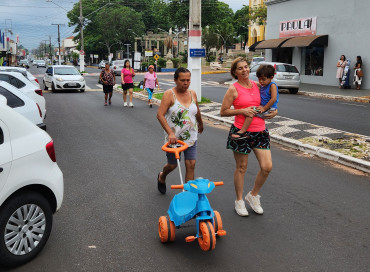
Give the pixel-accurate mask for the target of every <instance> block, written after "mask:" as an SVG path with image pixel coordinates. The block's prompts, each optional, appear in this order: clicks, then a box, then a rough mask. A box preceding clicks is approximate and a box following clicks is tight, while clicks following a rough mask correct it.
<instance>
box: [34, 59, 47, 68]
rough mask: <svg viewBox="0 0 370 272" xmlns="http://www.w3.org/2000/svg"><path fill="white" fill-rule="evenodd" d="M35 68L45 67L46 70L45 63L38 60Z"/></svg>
mask: <svg viewBox="0 0 370 272" xmlns="http://www.w3.org/2000/svg"><path fill="white" fill-rule="evenodd" d="M36 66H37V68H39V67H45V68H46V63H45V61H44V60H38V61H37V63H36Z"/></svg>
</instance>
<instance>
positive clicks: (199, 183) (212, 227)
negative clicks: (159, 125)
mask: <svg viewBox="0 0 370 272" xmlns="http://www.w3.org/2000/svg"><path fill="white" fill-rule="evenodd" d="M177 144H180V146H179V147H175V148H171V147H169V143H166V144H164V145H163V146H162V150H163V151H166V152H170V153H174V154H175V157H176V159H177V165H178V167H179V172H180V180H181V185H172V186H171V189H183V191H182V193H179V194H177V195H175V196H174V198H173V199H172V201H171V204H170V207H169V209H168V211H167V213H168V216H161V217H160V218H159V222H158V233H159V238H160V239H161V242H162V243H166V242H173V241H174V240H175V229H176V228H180V226H181V225H182V224H183V223H185V222H187V221H189V220H191V219H196V226H197V234H196V236H188V237H186V238H185V241H186V242H193V241H195V239H198V243H199V246H200V248H201V249H202V250H204V251H210V250H213V249H214V248H215V246H216V235H218V236H225V235H226V231H225V230H223V229H222V220H221V215H220V213H219V212H218V211H214V210H213V209H212V208H211V205H210V204H209V201H208V199H207V197H206V196H205V194H208V193H210V192H211V191H212V190H213V189H214V188H215V186H220V185H223V184H224V183H223V182H222V181H218V182H212V181H209V180H208V179H203V178H197V179H195V180H189V181H188V183H186V184H184V183H183V180H182V174H181V166H180V152H181V151H184V150H186V149H187V148H188V145H187V144H186V143H184V142H183V141H179V140H178V141H177Z"/></svg>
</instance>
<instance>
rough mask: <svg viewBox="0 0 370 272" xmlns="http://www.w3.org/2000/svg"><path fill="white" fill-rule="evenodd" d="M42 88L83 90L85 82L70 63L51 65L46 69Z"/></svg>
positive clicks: (54, 90) (53, 90)
mask: <svg viewBox="0 0 370 272" xmlns="http://www.w3.org/2000/svg"><path fill="white" fill-rule="evenodd" d="M43 84H44V90H47V89H48V88H51V90H52V92H53V93H54V92H56V91H58V90H71V89H78V90H80V91H81V92H84V91H85V88H86V82H85V79H84V78H83V76H82V75H81V74H80V72H79V71H78V70H77V69H76V68H75V67H74V66H71V65H52V66H50V67H48V69H46V73H45V75H44V79H43Z"/></svg>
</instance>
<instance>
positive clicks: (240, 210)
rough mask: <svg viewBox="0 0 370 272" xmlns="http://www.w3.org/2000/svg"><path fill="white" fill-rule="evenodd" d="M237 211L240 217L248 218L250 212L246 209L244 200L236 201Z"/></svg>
mask: <svg viewBox="0 0 370 272" xmlns="http://www.w3.org/2000/svg"><path fill="white" fill-rule="evenodd" d="M235 211H236V213H237V214H238V215H240V216H248V211H247V209H246V208H245V203H244V200H235Z"/></svg>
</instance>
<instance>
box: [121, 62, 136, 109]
mask: <svg viewBox="0 0 370 272" xmlns="http://www.w3.org/2000/svg"><path fill="white" fill-rule="evenodd" d="M134 76H135V71H134V69H132V68H131V65H130V61H129V60H126V61H125V63H124V65H123V68H122V70H121V82H122V83H121V86H122V90H123V106H124V107H127V90H128V92H129V94H130V107H131V108H133V107H134V104H132V93H133V91H134V81H133V79H132V78H133V77H134Z"/></svg>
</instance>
